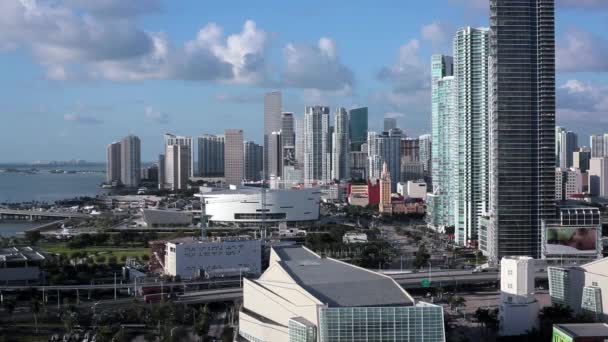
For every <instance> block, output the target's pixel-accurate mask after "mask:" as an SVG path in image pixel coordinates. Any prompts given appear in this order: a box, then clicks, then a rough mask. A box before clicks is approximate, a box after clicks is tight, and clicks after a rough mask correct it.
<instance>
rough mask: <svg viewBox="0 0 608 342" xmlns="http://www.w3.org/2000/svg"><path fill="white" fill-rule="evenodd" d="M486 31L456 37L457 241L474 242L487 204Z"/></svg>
mask: <svg viewBox="0 0 608 342" xmlns="http://www.w3.org/2000/svg"><path fill="white" fill-rule="evenodd" d="M488 55H489V30H488V29H487V28H471V27H466V28H462V29H459V30H458V31H457V32H456V36H455V37H454V81H455V86H456V88H455V89H456V96H455V99H456V121H455V124H456V126H457V127H456V128H455V130H456V132H457V133H456V142H455V143H456V145H455V146H454V147H453V153H455V155H453V156H451V157H452V158H454V159H455V160H456V167H457V169H456V170H455V171H456V175H455V182H454V183H453V185H454V191H455V193H454V194H453V196H454V197H453V198H454V199H455V203H454V215H456V217H455V218H454V224H455V234H454V235H455V242H456V243H457V244H460V245H469V244H470V243H471V242H474V241H477V232H478V230H479V227H480V218H481V215H482V214H483V213H486V212H487V211H488V205H489V200H490V197H489V193H488V188H489V174H488V172H489V138H488V129H489V127H488V119H489V103H488V95H489V88H488Z"/></svg>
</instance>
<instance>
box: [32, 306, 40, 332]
mask: <svg viewBox="0 0 608 342" xmlns="http://www.w3.org/2000/svg"><path fill="white" fill-rule="evenodd" d="M30 309H31V310H32V314H33V315H34V326H35V327H36V334H37V333H38V314H39V313H40V301H39V300H38V298H32V300H31V301H30Z"/></svg>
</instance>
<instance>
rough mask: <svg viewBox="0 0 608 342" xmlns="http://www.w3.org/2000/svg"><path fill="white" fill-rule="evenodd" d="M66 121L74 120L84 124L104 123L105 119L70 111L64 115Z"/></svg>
mask: <svg viewBox="0 0 608 342" xmlns="http://www.w3.org/2000/svg"><path fill="white" fill-rule="evenodd" d="M63 120H64V121H68V122H74V123H77V124H83V125H98V124H101V123H103V120H101V119H98V118H95V117H92V116H84V115H80V114H75V113H68V114H65V115H64V116H63Z"/></svg>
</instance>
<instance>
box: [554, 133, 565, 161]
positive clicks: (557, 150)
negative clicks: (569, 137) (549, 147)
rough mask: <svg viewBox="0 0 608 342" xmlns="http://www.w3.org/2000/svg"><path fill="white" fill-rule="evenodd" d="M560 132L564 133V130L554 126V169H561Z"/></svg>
mask: <svg viewBox="0 0 608 342" xmlns="http://www.w3.org/2000/svg"><path fill="white" fill-rule="evenodd" d="M562 132H566V130H565V129H563V128H562V127H560V126H555V167H561V162H560V156H561V149H562Z"/></svg>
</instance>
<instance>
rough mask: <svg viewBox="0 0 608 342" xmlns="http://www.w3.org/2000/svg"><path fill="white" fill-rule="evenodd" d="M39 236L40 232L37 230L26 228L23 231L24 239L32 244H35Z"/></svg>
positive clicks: (40, 236) (40, 235)
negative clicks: (26, 229)
mask: <svg viewBox="0 0 608 342" xmlns="http://www.w3.org/2000/svg"><path fill="white" fill-rule="evenodd" d="M41 238H42V234H40V231H38V230H28V231H26V232H25V239H26V240H27V241H29V243H30V244H32V245H35V244H36V243H37V242H38V241H39V240H40V239H41Z"/></svg>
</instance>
